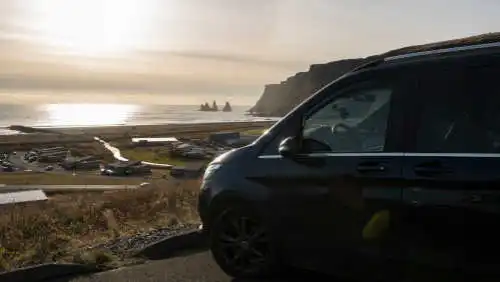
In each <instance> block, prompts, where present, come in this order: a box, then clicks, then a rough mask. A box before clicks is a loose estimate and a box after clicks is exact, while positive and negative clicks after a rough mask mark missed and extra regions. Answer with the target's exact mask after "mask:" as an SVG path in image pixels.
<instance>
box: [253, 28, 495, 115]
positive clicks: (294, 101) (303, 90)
mask: <svg viewBox="0 0 500 282" xmlns="http://www.w3.org/2000/svg"><path fill="white" fill-rule="evenodd" d="M494 41H500V32H496V33H487V34H481V35H477V36H471V37H466V38H460V39H453V40H447V41H442V42H435V43H431V44H425V45H415V46H409V47H404V48H400V49H396V50H392V51H389V52H386V53H383V54H379V55H375V56H370V57H366V58H356V59H347V60H340V61H334V62H329V63H325V64H314V65H311V66H310V67H309V70H308V71H306V72H299V73H297V74H295V75H294V76H291V77H289V78H287V79H286V80H284V81H282V82H280V83H277V84H268V85H266V86H265V87H264V93H262V95H261V97H260V98H259V100H258V101H257V103H256V104H255V106H253V107H252V108H251V109H250V110H249V111H250V112H252V113H253V114H255V115H258V116H283V115H285V114H286V113H287V112H288V111H290V110H291V109H293V108H294V107H295V106H297V105H298V104H300V103H301V102H302V101H303V100H304V99H306V98H307V97H309V96H310V95H312V94H313V93H314V92H316V91H317V90H319V89H320V88H321V87H323V86H325V85H326V84H327V83H329V82H331V81H333V80H335V79H337V78H338V77H340V76H341V75H343V74H344V73H346V72H348V71H350V70H352V69H354V68H356V67H357V66H360V65H362V64H364V63H367V62H369V61H372V60H374V59H377V58H381V57H386V56H393V55H400V54H405V53H409V52H415V51H426V50H432V49H436V48H446V47H455V46H460V45H464V44H480V43H489V42H494Z"/></svg>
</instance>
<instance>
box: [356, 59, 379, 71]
mask: <svg viewBox="0 0 500 282" xmlns="http://www.w3.org/2000/svg"><path fill="white" fill-rule="evenodd" d="M383 62H384V59H383V58H378V59H374V60H371V61H369V62H368V63H365V64H362V65H360V66H357V67H355V68H354V69H352V70H351V71H350V72H355V71H359V70H362V69H366V68H370V67H375V66H378V65H380V64H381V63H383Z"/></svg>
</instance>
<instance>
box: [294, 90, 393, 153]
mask: <svg viewBox="0 0 500 282" xmlns="http://www.w3.org/2000/svg"><path fill="white" fill-rule="evenodd" d="M392 93H393V89H392V88H391V87H389V86H380V85H377V86H373V85H372V86H364V87H362V88H358V89H353V90H350V91H347V92H346V93H345V94H343V95H341V96H339V97H336V98H334V99H333V100H332V101H331V102H328V103H327V104H326V105H325V106H323V107H322V108H320V109H319V110H317V111H316V112H314V113H313V114H312V115H311V116H309V117H308V118H306V119H305V121H304V127H303V132H302V135H303V137H304V144H320V146H309V148H306V149H305V151H306V152H308V153H309V152H315V153H316V152H333V153H347V152H380V151H383V150H384V145H385V136H386V129H387V123H388V118H389V111H390V101H391V94H392ZM311 140H313V142H308V141H311ZM306 147H307V146H306Z"/></svg>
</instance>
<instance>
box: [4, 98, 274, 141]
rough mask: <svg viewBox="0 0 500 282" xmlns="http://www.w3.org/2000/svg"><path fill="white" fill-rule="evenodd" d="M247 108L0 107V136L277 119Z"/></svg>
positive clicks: (57, 105) (12, 105) (97, 105)
mask: <svg viewBox="0 0 500 282" xmlns="http://www.w3.org/2000/svg"><path fill="white" fill-rule="evenodd" d="M219 107H222V106H219ZM249 108H250V106H232V111H231V112H222V111H218V112H202V111H199V110H198V109H199V105H140V104H120V103H116V104H109V103H108V104H102V103H101V104H93V103H80V104H38V105H29V104H26V105H22V104H0V135H6V134H17V133H18V132H17V131H11V130H8V129H7V127H8V126H10V125H24V126H33V127H44V128H51V127H52V128H54V127H99V126H120V125H147V124H181V123H209V122H241V121H269V120H276V119H277V118H263V117H254V116H250V115H247V114H246V111H247V110H248V109H249Z"/></svg>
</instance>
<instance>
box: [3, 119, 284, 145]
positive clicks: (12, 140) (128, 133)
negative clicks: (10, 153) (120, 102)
mask: <svg viewBox="0 0 500 282" xmlns="http://www.w3.org/2000/svg"><path fill="white" fill-rule="evenodd" d="M275 122H276V121H241V122H207V123H176V124H172V123H169V124H150V125H123V126H122V125H117V126H108V125H105V126H92V127H60V128H57V127H53V128H40V127H30V126H21V125H17V126H9V127H7V129H9V130H13V129H14V130H16V131H18V132H20V133H19V134H6V135H0V146H1V145H12V144H16V143H21V144H50V143H54V144H56V143H78V142H95V140H94V137H100V138H103V139H104V140H106V141H114V140H123V139H130V138H132V137H170V136H181V137H182V136H186V135H189V136H198V135H199V136H205V135H208V134H209V133H212V132H222V131H239V130H240V131H241V130H251V129H260V128H267V127H270V126H271V125H272V124H274V123H275Z"/></svg>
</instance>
